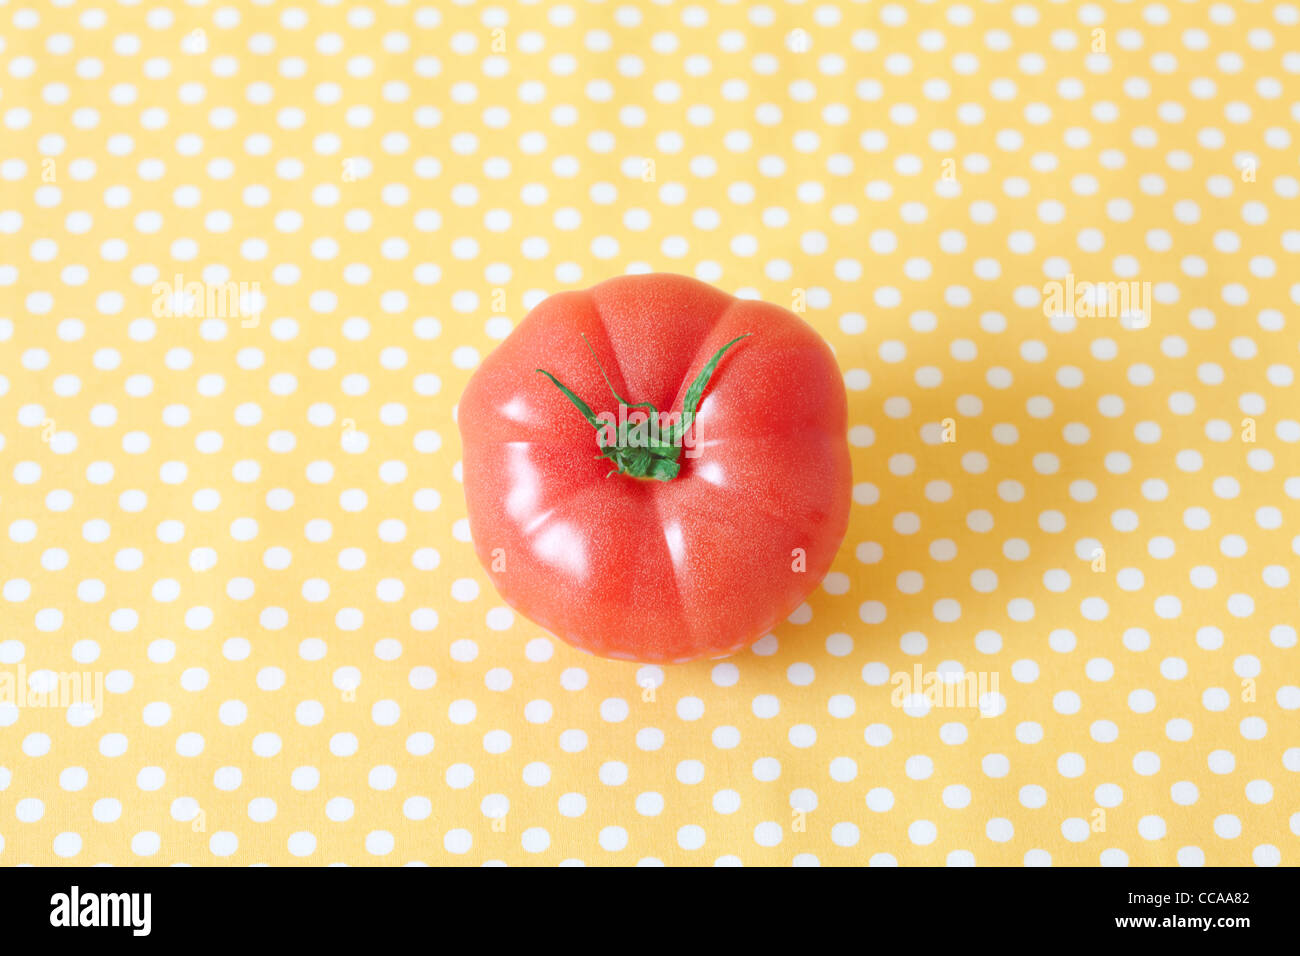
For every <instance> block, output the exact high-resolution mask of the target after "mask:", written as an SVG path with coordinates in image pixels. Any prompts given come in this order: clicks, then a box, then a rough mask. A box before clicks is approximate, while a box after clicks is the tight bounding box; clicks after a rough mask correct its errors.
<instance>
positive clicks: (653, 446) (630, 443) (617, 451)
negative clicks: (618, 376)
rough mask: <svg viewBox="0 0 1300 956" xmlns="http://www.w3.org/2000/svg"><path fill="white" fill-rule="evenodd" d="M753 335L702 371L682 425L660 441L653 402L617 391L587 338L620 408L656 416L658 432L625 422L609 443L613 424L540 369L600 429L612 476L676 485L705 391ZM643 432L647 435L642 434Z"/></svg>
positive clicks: (602, 451) (688, 397)
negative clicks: (632, 398) (688, 435)
mask: <svg viewBox="0 0 1300 956" xmlns="http://www.w3.org/2000/svg"><path fill="white" fill-rule="evenodd" d="M750 334H751V333H748V332H746V333H745V334H744V335H738V336H736V337H735V338H734V339H732V340H731V341H730V342H728V343H727V344H726V345H724V346H723V347H722V348H720V349H718V351H716V352H714V353H713V357H712V358H710V359H709V360H708V362H706V363H705V365H704V368H702V369H700V374H699V375H697V376H696V377H695V380H694V381H693V382H691V387H690V388H688V389H687V390H686V397H685V398H684V399H683V401H682V417H681V421H680V422H678V423H677V424H676V425H673V426H671V427H670V428H668V429H667V430H666V432H663V433H660V434H659V435H658V437H654V432H655V431H657V430H658V425H659V411H658V409H656V408H655V407H654V405H653V404H652V403H650V402H636V403H632V402H629V401H627V399H625V398H623V397H622V396H621V395H619V394H618V392H616V391H614V383H613V382H611V381H610V380H609V375H608V374H606V372H605V367H604V366H603V365H601V363H600V358H599V357H598V356H597V355H596V350H595V349H593V348H592V347H591V343H590V342H587V337H586V336H585V335H584V336H583V337H582V340H583V342H586V345H587V350H588V351H590V352H591V357H592V358H594V359H595V360H596V367H597V368H599V369H600V374H601V376H602V377H603V378H604V379H605V384H606V385H607V386H609V391H610V394H612V395H613V396H614V397H615V398H616V399H618V402H619V404H620V405H622V406H624V407H625V408H648V409H650V415H652V416H654V419H653V420H654V423H655V427H654V429H648V427H647V426H649V424H650V420H649V419H647V421H645V422H636V423H633V422H627V421H625V422H624V423H623V424H621V425H619V426H618V429H617V432H616V434H615V435H614V436H613V441H609V442H606V441H605V440H604V437H603V436H604V435H605V429H607V428H609V427H610V426H611V425H612V423H611V422H607V421H603V420H602V419H601V418H600V417H599V416H597V415H596V413H595V412H593V411H592V410H591V406H589V405H588V404H587V403H586V402H584V401H583V400H582V399H581V398H579V397H578V396H577V395H576V394H575V393H574V392H573V390H572V389H570V388H568V387H567V386H566V385H565V384H564V383H563V382H561V381H560V380H559V379H558V378H556V377H555V376H554V375H552V374H551V373H550V372H548V371H546V369H544V368H539V369H537V371H539V372H541V373H542V374H543V375H545V376H546V377H547V378H549V379H550V380H551V382H552V383H554V385H555V387H556V388H558V389H559V390H560V391H561V392H562V393H563V394H564V397H565V398H567V399H568V400H569V401H570V402H572V403H573V407H574V408H576V409H577V410H578V411H579V412H580V413H581V414H582V417H583V418H585V419H586V420H587V423H588V424H589V425H591V427H592V428H594V429H596V445H597V447H599V448H600V454H599V455H598V456H596V457H598V458H607V459H609V461H610V462H611V463H613V465H614V467H613V468H611V469H610V471H609V474H610V475H612V474H615V473H617V474H621V475H627V476H629V477H631V478H647V479H654V480H655V481H672V480H673V479H674V478H676V477H677V475H678V473H679V472H680V471H681V465H680V464H679V463H678V461H677V459H678V458H680V457H681V453H682V437H683V436H684V435H685V434H686V432H687V431H688V430H689V429H690V427H691V425H692V423H694V421H695V416H696V414H697V413H698V412H699V408H700V402H701V401H702V400H703V398H704V390H705V388H707V387H708V384H709V380H710V379H711V378H712V377H713V373H714V372H715V371H717V368H718V363H719V362H721V361H722V356H723V355H725V354H726V352H727V350H728V349H730V348H731V347H732V346H733V345H735V344H736V343H737V342H739V341H740V340H741V339H743V338H747V337H748V336H749V335H750ZM643 432H645V433H646V434H642V433H643ZM606 477H609V475H606Z"/></svg>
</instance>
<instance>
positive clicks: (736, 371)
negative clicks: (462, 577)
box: [457, 273, 852, 663]
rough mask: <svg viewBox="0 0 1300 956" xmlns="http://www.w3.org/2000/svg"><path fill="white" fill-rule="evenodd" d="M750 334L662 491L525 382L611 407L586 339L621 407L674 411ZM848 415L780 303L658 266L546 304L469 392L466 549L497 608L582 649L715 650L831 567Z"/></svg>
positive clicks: (744, 634)
mask: <svg viewBox="0 0 1300 956" xmlns="http://www.w3.org/2000/svg"><path fill="white" fill-rule="evenodd" d="M745 333H750V335H749V337H748V338H745V339H743V340H742V341H741V342H739V343H738V344H736V345H735V346H733V347H732V348H731V349H730V350H728V351H727V352H726V353H725V354H724V356H723V358H722V360H721V362H720V363H719V364H718V366H717V368H716V370H715V372H714V374H713V376H712V377H711V378H710V380H709V383H708V387H707V388H706V389H705V392H704V398H703V401H702V402H701V404H700V407H699V412H698V415H697V418H696V424H695V429H694V432H695V434H694V436H688V439H687V441H686V443H685V444H686V445H687V447H686V448H685V449H684V451H683V454H682V456H681V458H680V459H679V463H680V465H681V471H680V473H679V475H678V476H677V477H676V478H674V479H673V480H671V481H654V480H646V479H637V478H632V477H629V476H627V475H624V474H613V475H609V474H608V473H609V471H610V470H611V464H610V461H609V460H608V459H606V458H601V457H599V453H600V448H599V446H598V444H597V437H596V431H595V430H594V429H593V428H592V426H591V425H590V424H589V423H588V422H587V421H586V420H585V419H584V418H583V416H582V415H581V414H580V413H579V412H578V410H577V409H576V408H575V407H574V406H573V405H572V404H571V403H570V402H569V400H568V399H566V398H565V396H564V395H563V394H562V393H561V392H560V391H559V389H557V388H556V386H555V385H554V384H553V383H552V382H551V381H550V380H549V379H547V378H546V376H544V375H541V374H539V373H538V372H537V371H536V369H538V368H543V369H545V370H546V371H548V372H550V373H552V374H553V375H555V376H556V377H557V378H558V379H559V380H560V381H561V382H563V383H564V384H565V385H566V386H568V388H570V389H572V390H573V391H574V392H575V393H576V394H577V395H579V396H580V397H582V398H583V400H584V401H586V402H587V404H588V405H590V406H591V408H592V410H593V411H595V412H596V413H600V412H603V411H610V412H614V413H615V414H617V411H618V403H617V400H616V399H615V398H614V397H613V396H612V395H611V394H610V392H609V386H608V385H606V383H605V381H604V379H603V378H602V377H601V372H600V369H599V368H598V366H597V364H596V361H595V360H594V359H593V358H592V353H591V351H588V347H587V345H586V344H585V343H584V341H583V336H584V335H585V336H586V339H587V340H588V341H589V342H590V344H591V348H592V349H593V350H594V352H595V354H596V356H598V357H599V359H600V364H601V365H603V366H604V368H605V370H606V372H607V373H608V375H609V378H610V381H611V382H612V384H613V386H614V388H615V389H616V390H617V391H618V393H619V394H620V395H622V396H623V397H624V398H626V399H627V400H628V401H629V402H632V403H636V402H645V401H648V402H652V403H653V404H654V406H655V408H656V409H658V410H659V411H660V412H670V411H672V412H678V411H680V410H681V409H682V405H683V401H684V398H685V394H686V391H687V389H688V388H689V387H690V384H691V382H692V381H693V380H694V379H695V377H696V376H697V374H698V373H699V372H700V371H701V369H702V368H703V367H704V365H705V363H706V362H707V361H708V360H709V358H710V357H711V356H712V355H713V354H714V353H716V352H717V351H718V350H719V349H720V348H721V347H722V346H723V345H725V344H726V343H727V342H729V341H731V340H732V339H734V338H736V337H737V336H739V335H743V334H745ZM847 418H848V411H847V400H846V397H845V393H844V384H843V380H842V378H841V375H840V371H839V368H838V367H837V365H836V363H835V359H834V356H833V355H832V354H831V350H830V347H829V346H828V345H827V344H826V343H825V341H823V340H822V338H821V337H820V336H819V335H817V333H816V332H815V331H813V329H812V328H811V327H810V326H808V325H807V324H806V323H804V322H803V321H802V320H801V319H799V318H798V317H797V316H795V315H794V314H792V313H790V312H787V311H786V310H785V309H782V308H779V307H777V306H774V305H770V304H768V303H764V302H757V301H752V300H743V299H737V298H734V297H732V296H730V295H727V294H726V293H724V292H721V291H720V290H718V289H715V288H713V287H711V286H709V285H707V284H705V283H703V282H700V281H698V280H696V279H692V278H689V277H687V276H680V275H672V274H666V273H661V274H653V275H635V276H621V277H617V278H613V279H609V280H607V281H605V282H602V283H600V284H599V285H596V286H593V287H592V288H590V289H586V290H583V291H577V292H561V293H558V294H556V295H553V296H551V297H550V298H548V299H546V300H544V301H543V302H541V303H540V304H539V305H538V306H537V307H536V308H534V309H533V310H532V312H530V313H529V314H528V316H527V317H526V318H525V319H524V320H523V322H521V323H520V324H519V326H518V328H516V329H515V330H514V331H513V332H512V333H511V334H510V336H509V337H508V338H507V339H506V340H505V341H504V342H503V343H502V344H501V345H500V346H499V347H498V348H497V349H496V351H494V352H492V353H491V354H490V355H489V356H488V357H487V358H486V359H484V361H483V363H482V364H481V365H480V366H479V368H478V369H477V370H476V371H475V373H474V375H473V376H472V377H471V379H470V381H469V384H468V385H467V386H466V388H465V392H464V395H463V396H462V397H461V401H460V404H459V407H458V410H457V420H458V423H459V426H460V432H461V440H462V445H463V454H464V457H463V474H464V485H465V498H466V503H467V505H468V510H469V523H470V533H471V535H472V537H473V540H474V548H475V552H476V553H477V555H478V558H479V561H480V562H481V563H482V564H483V567H484V568H485V569H486V570H487V572H488V574H489V576H490V577H491V578H492V582H493V584H495V585H496V588H497V590H498V591H499V592H500V593H501V596H502V597H503V598H504V599H505V600H506V602H507V603H509V604H510V605H511V606H512V607H514V608H515V609H516V610H518V611H519V612H520V613H522V614H523V615H525V616H526V617H528V618H530V619H532V620H533V621H535V622H536V623H538V624H540V625H541V626H542V627H544V628H546V629H547V630H549V631H551V632H553V633H554V634H556V635H558V636H559V637H561V638H563V639H564V640H566V641H567V642H569V643H570V644H572V645H574V646H575V647H578V648H580V649H582V650H586V651H590V652H592V653H594V654H599V655H602V656H605V657H613V658H619V659H623V660H635V661H655V662H673V663H676V662H682V661H687V660H692V659H695V658H698V657H706V656H707V657H718V656H724V655H726V654H729V653H732V652H734V651H737V650H739V649H741V648H743V647H745V646H747V645H748V644H750V643H752V642H753V641H755V640H757V639H758V638H759V637H762V636H763V635H764V634H766V633H767V632H768V631H770V630H771V628H772V627H773V626H775V625H776V624H777V623H778V622H780V621H781V620H783V619H784V618H786V617H787V616H789V614H790V613H791V612H792V611H793V610H794V609H795V608H796V607H798V606H799V604H800V603H801V602H802V601H803V600H804V598H805V597H807V595H808V594H809V592H811V591H812V590H813V588H815V587H816V586H817V585H818V583H820V581H821V579H822V578H823V577H824V576H825V574H826V571H827V570H828V569H829V568H830V565H831V562H832V561H833V560H834V558H835V554H836V552H837V550H838V549H839V545H840V542H841V541H842V540H843V537H844V532H845V529H846V527H847V524H848V513H849V497H850V490H851V485H852V474H851V470H850V464H849V449H848V441H847ZM691 437H694V438H695V439H696V441H695V443H694V444H695V447H694V448H691V447H690V445H691V444H692V442H691V441H690V438H691ZM801 556H802V557H801Z"/></svg>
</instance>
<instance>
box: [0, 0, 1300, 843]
mask: <svg viewBox="0 0 1300 956" xmlns="http://www.w3.org/2000/svg"><path fill="white" fill-rule="evenodd" d="M0 20H2V21H3V31H0V119H2V121H3V124H4V130H3V141H4V146H3V150H2V151H0V178H2V183H0V185H2V188H3V193H2V194H0V195H2V199H3V201H2V202H0V512H2V514H3V522H2V523H0V533H2V534H3V535H4V536H5V540H4V542H3V548H2V549H0V581H2V582H3V594H2V598H3V605H2V608H0V617H2V619H3V621H4V628H3V633H2V634H0V690H3V688H4V687H5V686H6V685H5V682H6V681H7V682H8V688H9V690H8V696H7V697H4V699H3V702H0V863H5V864H13V863H20V862H31V863H40V864H51V863H58V862H61V861H66V862H74V863H81V864H91V863H100V862H111V863H117V864H131V863H153V864H170V863H177V862H188V863H198V864H213V863H229V864H249V863H255V862H266V863H280V864H285V863H295V862H302V863H310V864H325V863H334V862H347V863H353V864H367V863H385V864H400V863H408V862H424V863H431V864H446V863H467V864H479V863H510V864H524V863H533V864H546V865H552V864H560V863H579V862H581V863H586V864H614V863H618V864H631V863H646V864H654V863H666V864H683V863H691V864H715V863H716V864H722V865H731V864H747V865H756V864H781V865H788V864H794V865H814V864H823V865H832V864H850V863H867V862H869V863H873V864H886V865H892V864H896V863H897V864H951V865H969V864H1020V863H1025V864H1031V865H1042V864H1058V865H1059V864H1087V865H1095V864H1108V865H1109V864H1118V865H1123V864H1173V863H1180V864H1187V865H1198V864H1251V863H1255V864H1260V865H1272V864H1279V863H1282V864H1290V865H1295V864H1296V863H1297V862H1300V836H1298V834H1300V803H1297V794H1300V786H1297V783H1298V782H1300V777H1298V776H1297V775H1298V774H1300V729H1298V728H1300V720H1298V719H1297V717H1298V715H1297V713H1296V711H1297V708H1300V686H1298V685H1300V667H1297V660H1298V659H1297V650H1296V626H1297V621H1300V607H1298V606H1297V600H1296V587H1295V582H1294V581H1293V575H1294V574H1295V573H1296V568H1297V554H1298V553H1300V538H1297V537H1295V534H1296V531H1297V530H1298V529H1300V452H1298V450H1297V441H1298V440H1300V422H1298V421H1297V418H1298V417H1300V416H1297V411H1296V409H1297V402H1296V391H1295V374H1296V368H1297V366H1300V354H1298V350H1297V344H1298V343H1300V334H1298V329H1297V322H1298V321H1300V319H1298V318H1297V316H1298V315H1300V313H1298V312H1297V304H1298V303H1300V285H1297V284H1296V279H1295V272H1296V270H1295V255H1296V253H1297V252H1298V251H1300V231H1297V223H1300V205H1298V203H1297V192H1298V191H1300V187H1298V184H1297V163H1296V143H1295V141H1294V135H1295V130H1296V128H1297V125H1296V124H1297V121H1298V120H1300V113H1298V112H1297V105H1296V101H1297V89H1298V86H1297V84H1298V83H1300V78H1298V77H1297V74H1298V73H1300V53H1297V52H1296V51H1295V44H1294V42H1293V41H1294V39H1295V36H1296V26H1297V20H1300V10H1298V9H1297V6H1296V5H1295V4H1294V3H1290V2H1260V3H1239V4H1230V3H1202V4H1184V3H1170V2H1164V3H1159V2H1152V3H1146V2H1141V0H1138V2H1130V3H1120V2H1115V3H1104V4H1102V3H1043V4H1037V3H1032V4H1031V3H1028V2H1025V3H1015V2H1006V3H984V2H976V0H970V2H968V3H964V4H961V3H953V4H941V3H907V4H903V3H872V4H866V3H854V2H847V0H845V2H840V3H830V2H827V3H818V2H816V0H813V2H808V3H784V2H767V3H755V4H741V3H710V4H703V3H700V4H693V5H668V4H663V3H633V2H630V0H629V2H626V3H618V2H606V3H600V2H574V3H570V4H556V5H546V4H540V3H519V4H504V3H502V4H489V5H472V4H466V3H455V2H448V3H443V4H438V5H436V6H433V5H416V4H404V3H397V2H394V3H380V2H372V3H362V4H351V3H342V2H319V3H317V2H311V0H299V2H297V3H280V4H270V3H267V2H250V3H241V4H234V3H230V4H226V5H222V4H220V3H202V2H196V3H187V4H183V5H171V6H170V7H169V5H163V4H148V3H136V2H125V0H124V2H113V0H104V2H103V3H101V4H98V5H95V4H78V5H72V4H71V3H67V2H59V0H51V2H49V3H34V2H33V3H27V4H22V3H18V4H10V5H8V6H6V7H4V8H3V9H0ZM648 270H662V271H675V272H682V273H687V274H692V275H695V276H697V277H699V278H702V279H705V280H708V281H711V282H714V283H716V284H718V285H719V286H721V287H722V288H724V289H726V290H727V291H729V292H734V293H737V294H740V295H745V296H759V297H762V298H765V299H768V300H771V301H773V302H777V303H780V304H783V305H787V306H789V307H794V308H800V309H803V310H804V313H803V314H804V315H805V316H806V317H807V319H808V321H810V322H811V323H813V324H814V325H815V326H816V327H817V328H818V329H819V330H820V331H821V333H822V334H823V335H825V336H826V338H827V339H828V341H830V343H831V344H832V345H833V347H834V348H835V351H836V354H837V356H838V359H839V361H840V364H841V367H842V368H843V371H844V379H845V383H846V385H847V387H848V390H849V396H850V417H851V431H850V436H849V437H850V439H851V442H852V445H853V454H854V473H855V480H856V485H855V487H854V491H853V500H854V507H853V514H852V518H851V524H850V528H849V532H848V536H847V538H846V540H845V542H844V546H843V549H842V551H841V553H840V555H839V558H838V560H837V561H836V563H835V566H834V568H833V570H832V572H831V573H830V575H829V576H828V577H827V578H826V580H825V582H824V584H823V585H822V586H821V587H820V588H819V589H818V590H817V591H816V592H815V593H814V594H813V595H812V596H811V597H810V598H809V600H808V602H807V604H806V605H805V606H803V607H801V608H800V609H799V610H798V611H797V612H796V613H795V614H794V615H793V616H792V617H791V618H790V620H789V621H788V622H785V623H783V624H782V625H781V626H780V627H778V628H777V629H776V630H775V631H774V632H773V633H772V634H770V635H767V636H765V637H763V638H762V639H761V640H760V641H759V642H758V643H757V644H755V645H754V647H753V648H752V650H748V651H745V652H743V653H741V654H740V655H738V656H737V657H735V658H733V659H730V660H726V661H715V662H705V663H700V664H695V665H687V666H682V667H677V668H671V667H664V668H659V667H637V666H633V665H627V664H621V663H616V662H609V661H603V660H598V659H593V658H589V657H586V656H584V655H582V654H580V653H578V652H576V651H573V650H571V649H570V648H568V647H567V646H565V645H563V644H561V643H559V642H558V641H556V640H554V639H552V638H550V637H549V636H547V635H546V634H545V633H544V632H542V631H541V630H540V629H539V628H537V627H535V626H533V625H531V624H530V623H529V622H528V621H526V620H524V619H522V618H520V617H518V616H516V615H515V614H513V613H512V612H511V611H509V610H508V609H506V608H505V607H504V606H503V604H502V602H501V600H500V599H499V598H498V597H497V595H496V594H495V593H494V591H493V589H492V587H491V585H490V584H489V582H488V580H487V578H486V576H485V574H484V573H483V572H482V571H481V570H480V568H479V567H478V566H477V564H476V562H475V560H474V558H473V555H472V550H471V546H470V543H469V541H468V526H467V522H466V518H465V509H464V501H463V497H462V494H461V485H460V481H461V477H462V476H461V472H460V464H459V461H458V459H459V457H460V449H459V438H458V435H457V431H456V426H455V403H456V400H457V397H458V396H459V394H460V392H461V390H462V389H463V387H464V385H465V383H466V381H467V379H468V377H469V375H470V374H471V373H472V371H473V369H474V368H475V366H476V365H477V364H478V362H479V361H480V360H481V358H482V357H483V356H484V355H485V354H487V353H488V352H489V351H490V350H491V349H492V348H493V347H494V346H495V345H496V344H497V343H498V342H499V341H500V340H501V339H502V338H503V337H504V336H505V335H506V334H508V333H509V331H510V329H511V328H512V327H513V326H514V325H515V324H516V323H517V322H518V321H519V320H520V319H521V318H522V316H523V315H524V314H525V313H526V311H527V310H528V309H529V308H530V307H531V306H533V305H534V304H536V303H537V302H538V301H539V300H540V299H541V298H542V297H544V296H545V295H546V294H549V293H551V292H555V291H559V290H562V289H568V288H578V287H584V286H587V285H590V284H592V283H594V282H596V281H599V280H601V279H603V278H606V277H608V276H611V275H616V274H620V273H623V272H629V271H648ZM1130 282H1131V283H1133V284H1134V285H1133V286H1132V289H1133V292H1132V296H1131V297H1130V299H1129V300H1125V299H1124V298H1123V297H1122V294H1123V295H1127V294H1128V292H1129V289H1130V286H1129V285H1128V283H1130ZM1094 283H1101V284H1102V285H1101V286H1100V287H1097V286H1094V285H1093V284H1094ZM1106 284H1111V285H1109V286H1108V285H1106ZM1121 284H1122V285H1121ZM1062 287H1064V288H1067V289H1070V290H1073V291H1079V297H1078V298H1077V299H1075V298H1074V297H1073V296H1071V297H1070V300H1069V301H1066V303H1065V304H1064V305H1062V304H1061V303H1060V302H1059V301H1058V302H1056V303H1055V304H1053V302H1052V297H1053V295H1054V293H1055V292H1059V290H1060V289H1061V288H1062ZM1080 290H1082V291H1080ZM1058 298H1059V297H1058ZM1139 303H1145V306H1144V307H1139ZM83 672H84V673H85V674H87V675H90V678H89V683H90V684H91V685H92V686H99V688H100V691H101V693H100V695H99V697H98V706H92V704H91V703H90V702H88V701H87V700H82V699H77V700H74V699H73V698H72V697H71V696H69V695H66V694H62V691H61V689H60V687H61V678H60V675H64V677H65V678H66V677H67V675H72V674H78V673H83ZM967 673H969V674H970V675H971V679H970V680H969V681H966V680H964V679H963V677H962V675H965V674H967ZM914 677H917V678H919V679H920V682H919V683H916V682H915V681H914V680H913V678H914ZM69 681H70V678H69V679H68V680H65V681H64V683H65V684H67V687H64V688H63V689H64V690H67V689H68V688H70V687H71V684H70V683H69ZM979 681H983V682H984V683H982V684H981V683H979ZM96 682H98V683H97V684H96ZM968 685H970V686H971V687H972V688H973V689H972V690H971V691H970V693H969V695H968V696H967V697H966V698H964V699H959V695H953V694H952V691H954V690H962V689H965V688H967V686H968ZM15 687H17V688H18V693H15V691H14V688H15ZM936 688H937V692H935V693H932V691H936ZM945 693H948V694H949V696H945ZM69 694H70V691H69ZM41 701H44V703H42V702H41Z"/></svg>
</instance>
